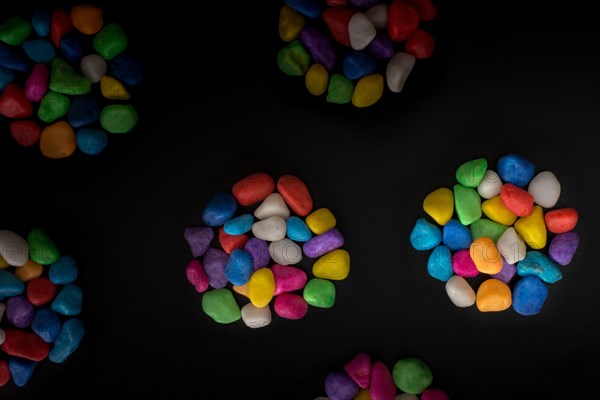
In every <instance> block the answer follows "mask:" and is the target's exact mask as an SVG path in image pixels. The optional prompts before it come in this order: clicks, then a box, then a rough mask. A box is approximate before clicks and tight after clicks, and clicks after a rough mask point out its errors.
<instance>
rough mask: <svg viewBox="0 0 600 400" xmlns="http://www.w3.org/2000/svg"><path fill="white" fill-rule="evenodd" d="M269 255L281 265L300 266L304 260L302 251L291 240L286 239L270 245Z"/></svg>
mask: <svg viewBox="0 0 600 400" xmlns="http://www.w3.org/2000/svg"><path fill="white" fill-rule="evenodd" d="M269 254H270V255H271V258H272V259H273V261H275V263H276V264H279V265H293V264H298V263H299V262H300V260H302V249H301V248H300V246H298V245H297V244H296V242H294V241H293V240H291V239H288V238H285V239H281V240H277V241H275V242H271V244H269Z"/></svg>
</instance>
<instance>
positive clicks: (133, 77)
mask: <svg viewBox="0 0 600 400" xmlns="http://www.w3.org/2000/svg"><path fill="white" fill-rule="evenodd" d="M110 70H111V72H112V75H113V76H114V77H115V78H116V79H117V80H118V81H119V82H122V83H124V84H127V85H131V86H134V85H137V84H138V83H140V82H141V81H142V79H144V62H143V61H142V60H141V59H139V58H137V57H134V56H132V55H129V54H124V53H121V54H119V55H118V56H116V57H115V58H114V59H113V60H112V61H111V62H110Z"/></svg>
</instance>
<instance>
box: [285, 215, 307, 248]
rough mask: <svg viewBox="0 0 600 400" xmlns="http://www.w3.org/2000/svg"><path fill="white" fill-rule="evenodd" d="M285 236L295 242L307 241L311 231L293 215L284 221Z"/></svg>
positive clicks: (300, 219)
mask: <svg viewBox="0 0 600 400" xmlns="http://www.w3.org/2000/svg"><path fill="white" fill-rule="evenodd" d="M285 224H286V231H287V236H288V237H289V238H290V239H291V240H294V241H296V242H307V241H309V240H310V238H312V232H311V231H310V229H309V228H308V226H307V225H306V223H305V222H304V221H303V220H302V218H299V217H296V216H295V215H293V216H291V217H289V218H288V219H287V220H286V221H285Z"/></svg>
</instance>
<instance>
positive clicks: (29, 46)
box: [22, 39, 56, 64]
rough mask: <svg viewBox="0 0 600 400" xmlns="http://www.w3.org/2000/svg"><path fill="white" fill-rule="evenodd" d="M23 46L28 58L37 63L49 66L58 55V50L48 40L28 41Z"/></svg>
mask: <svg viewBox="0 0 600 400" xmlns="http://www.w3.org/2000/svg"><path fill="white" fill-rule="evenodd" d="M22 46H23V50H24V51H25V54H27V57H29V58H31V59H32V60H33V61H35V62H37V63H44V64H47V63H49V62H50V61H52V59H53V58H54V56H55V55H56V48H55V47H54V45H53V44H52V43H50V42H49V41H47V40H46V39H33V40H26V41H24V42H23V44H22Z"/></svg>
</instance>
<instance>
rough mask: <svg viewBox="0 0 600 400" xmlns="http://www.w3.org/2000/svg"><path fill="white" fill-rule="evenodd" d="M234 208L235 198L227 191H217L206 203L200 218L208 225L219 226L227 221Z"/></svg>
mask: <svg viewBox="0 0 600 400" xmlns="http://www.w3.org/2000/svg"><path fill="white" fill-rule="evenodd" d="M236 210H237V203H236V202H235V198H234V197H233V196H232V195H231V194H229V193H226V192H219V193H217V194H215V195H214V196H213V197H212V199H210V201H209V202H208V204H207V205H206V208H205V209H204V213H203V214H202V220H203V221H204V223H205V224H206V225H208V226H220V225H223V224H224V223H225V222H227V221H229V220H230V219H231V218H232V217H233V215H234V214H235V211H236Z"/></svg>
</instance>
